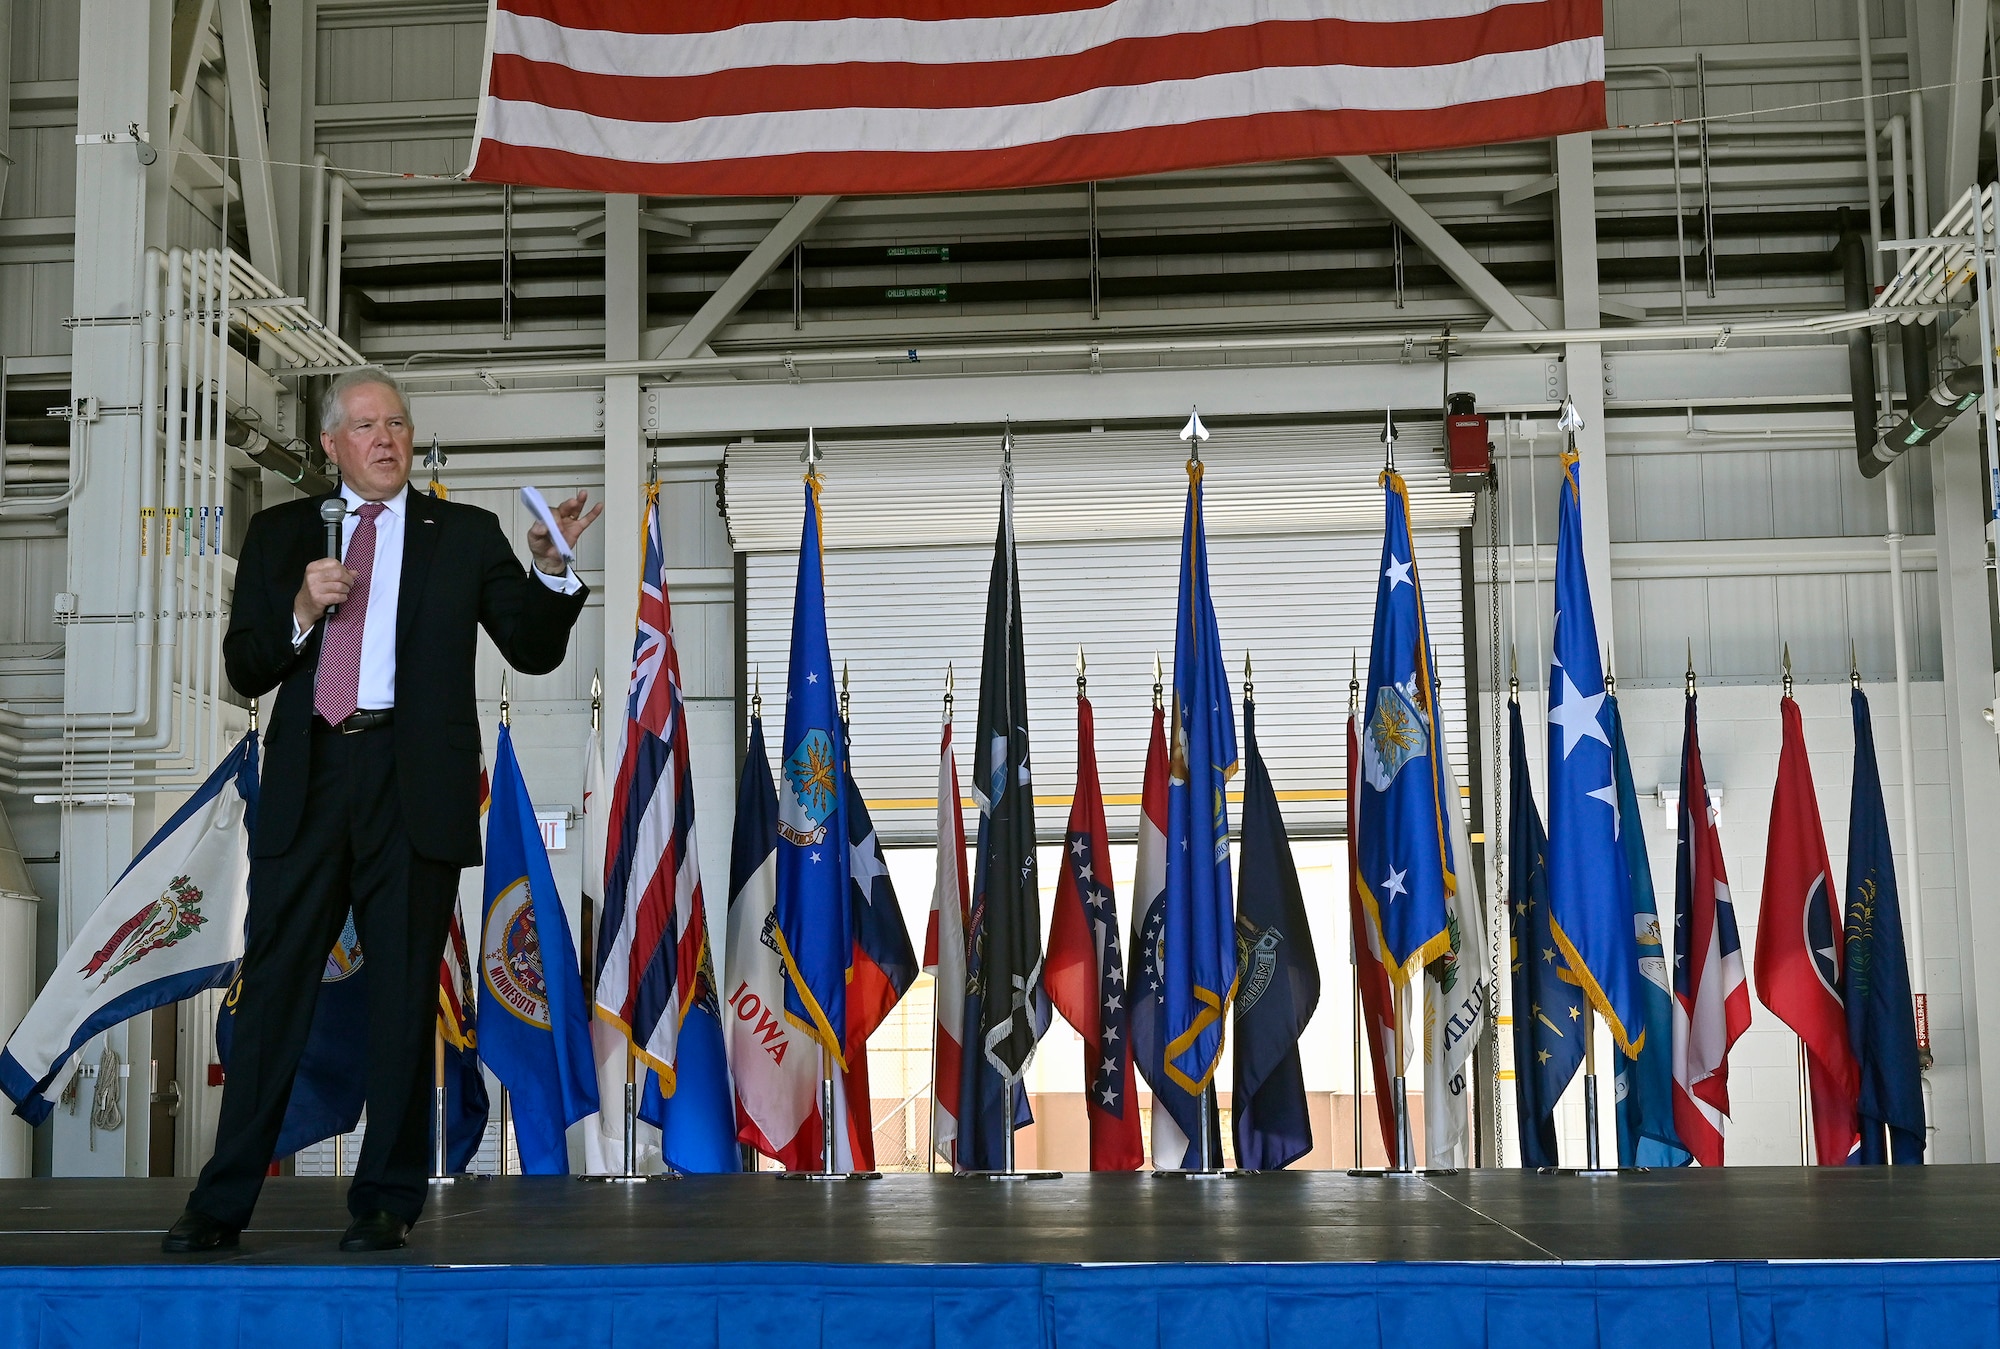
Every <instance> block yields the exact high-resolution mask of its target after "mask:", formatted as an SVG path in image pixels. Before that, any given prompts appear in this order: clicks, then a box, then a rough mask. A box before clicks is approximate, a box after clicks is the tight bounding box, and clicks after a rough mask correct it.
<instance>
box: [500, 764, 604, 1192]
mask: <svg viewBox="0 0 2000 1349" xmlns="http://www.w3.org/2000/svg"><path fill="white" fill-rule="evenodd" d="M480 926H481V931H482V934H483V940H482V941H481V942H480V950H479V985H480V989H479V1020H478V1030H477V1034H478V1043H479V1052H480V1056H481V1057H482V1058H484V1059H485V1061H486V1066H487V1067H489V1068H491V1069H492V1070H493V1074H494V1076H496V1077H498V1078H499V1079H500V1080H501V1082H503V1083H505V1084H506V1086H507V1088H508V1090H509V1091H511V1092H512V1093H513V1103H514V1135H515V1138H516V1140H517V1143H518V1146H519V1148H520V1152H521V1171H522V1173H523V1174H525V1175H530V1176H555V1175H565V1174H567V1173H568V1171H569V1150H568V1148H567V1147H566V1146H565V1145H564V1142H563V1134H564V1131H565V1130H566V1129H568V1128H569V1126H570V1125H572V1124H574V1123H576V1122H577V1121H578V1120H580V1119H582V1118H584V1117H585V1116H587V1115H592V1114H595V1113H596V1111H597V1066H596V1064H595V1062H594V1061H593V1060H592V1058H591V1055H590V1010H589V1008H588V1007H587V1006H586V1005H585V1002H584V996H583V975H582V970H581V968H580V966H579V965H578V963H577V958H576V944H575V943H574V942H573V941H572V940H571V938H570V931H569V919H568V917H567V916H566V915H565V914H564V913H563V906H562V896H561V895H559V894H557V893H556V882H555V877H554V876H553V875H551V874H550V873H549V855H548V853H547V851H546V850H544V849H543V847H542V833H541V829H540V828H539V827H538V826H537V825H536V823H535V807H534V804H533V803H532V802H531V801H530V800H529V799H528V785H527V783H525V782H523V781H522V780H521V764H520V761H519V760H518V759H516V758H515V757H514V739H513V735H512V733H511V732H510V731H509V730H508V728H507V727H506V726H502V727H501V728H500V743H499V746H498V748H497V750H496V752H495V756H494V765H493V800H492V804H491V806H489V808H488V809H487V812H486V902H485V921H484V922H483V923H482V924H481V925H480Z"/></svg>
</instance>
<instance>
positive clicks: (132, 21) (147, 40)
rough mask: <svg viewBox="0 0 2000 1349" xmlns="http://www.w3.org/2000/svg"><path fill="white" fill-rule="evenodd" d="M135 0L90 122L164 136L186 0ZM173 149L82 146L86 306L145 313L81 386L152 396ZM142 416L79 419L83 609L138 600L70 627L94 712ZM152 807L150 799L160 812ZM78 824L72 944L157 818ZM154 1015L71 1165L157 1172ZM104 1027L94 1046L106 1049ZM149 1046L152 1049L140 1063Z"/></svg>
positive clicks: (89, 49) (68, 1146) (119, 683)
mask: <svg viewBox="0 0 2000 1349" xmlns="http://www.w3.org/2000/svg"><path fill="white" fill-rule="evenodd" d="M134 11H135V6H134V5H133V4H132V3H131V0H82V23H81V32H82V48H81V52H80V56H79V61H78V72H79V73H78V79H77V130H78V132H79V133H81V134H89V133H93V132H109V131H124V130H125V129H126V128H127V127H129V126H131V125H133V124H135V123H136V124H137V125H138V127H139V129H140V130H141V131H142V132H144V133H146V134H147V136H148V137H149V138H150V139H151V140H153V142H154V143H155V144H163V143H164V142H165V140H166V131H167V89H168V75H167V61H168V56H167V52H168V47H169V43H168V33H169V31H170V26H171V5H170V4H169V3H168V0H151V2H150V3H149V4H147V5H146V6H144V7H143V8H139V9H138V11H137V13H136V14H135V12H134ZM169 158H170V157H169V156H168V155H165V154H161V155H160V156H159V157H158V159H157V160H156V162H155V163H154V164H153V166H152V167H151V168H150V169H148V168H147V167H145V166H144V165H142V164H140V162H139V156H138V154H137V152H136V150H135V149H134V147H133V146H132V145H131V144H130V143H114V144H109V145H83V146H78V147H77V150H76V164H77V169H76V270H75V276H74V283H73V290H72V298H71V301H70V304H71V310H70V312H71V313H72V314H75V315H78V316H80V317H84V318H97V319H101V318H106V317H121V316H123V317H131V318H133V319H134V320H135V321H134V322H131V323H79V324H78V325H76V327H75V328H74V329H73V330H72V334H71V347H70V366H71V385H72V389H73V392H74V396H75V397H76V398H78V399H82V398H95V399H96V400H97V401H98V404H99V405H100V406H101V407H102V408H106V409H131V408H134V407H136V405H137V404H138V403H139V401H140V389H141V376H140V370H141V361H140V331H139V324H138V323H137V322H136V319H137V317H138V316H139V314H140V312H141V309H142V308H143V305H144V272H143V270H142V265H143V258H144V253H145V249H146V247H147V245H148V244H149V243H163V242H164V235H165V226H166V202H167V172H168V160H169ZM140 425H141V423H140V419H139V418H138V417H137V416H135V415H133V414H132V413H131V412H130V411H107V412H106V413H104V415H102V416H101V417H100V419H99V420H98V421H96V422H95V423H92V424H88V425H85V424H83V423H81V422H79V423H74V424H73V425H72V430H71V437H70V455H71V458H72V460H73V461H74V462H77V463H78V464H80V465H86V466H87V467H86V468H79V470H78V472H79V474H80V475H83V476H85V477H86V482H85V485H84V488H83V490H82V491H81V492H79V493H78V494H77V495H76V497H75V499H74V500H73V502H72V505H71V507H70V511H69V577H70V581H69V584H70V588H71V590H72V592H73V593H74V595H75V597H76V612H77V613H78V614H79V615H84V616H94V615H104V616H120V615H124V616H128V617H127V618H126V619H124V620H122V621H121V620H115V618H114V621H109V622H105V621H97V622H85V623H79V624H76V625H73V626H71V627H70V628H69V629H68V630H67V633H66V642H65V649H66V658H65V661H64V674H63V710H64V712H65V713H66V714H68V715H69V716H72V717H75V718H77V719H78V720H79V723H80V724H81V725H82V726H85V727H87V726H88V725H89V724H90V718H91V716H92V715H93V714H108V713H113V712H117V711H121V710H124V709H125V708H126V707H127V704H128V701H129V699H130V698H131V697H132V690H133V682H134V680H133V674H134V672H133V661H134V659H135V658H136V655H137V650H138V648H137V645H136V642H135V639H134V632H135V628H134V625H133V623H132V622H131V621H130V619H129V616H130V615H131V614H132V612H133V610H134V607H135V606H136V604H137V601H138V593H137V592H138V551H139V529H138V524H139V521H138V504H139V503H138V490H139V484H138V476H137V466H138V464H139V462H140V459H139V455H140ZM144 813H145V814H147V815H150V812H144ZM63 815H64V819H63V828H62V858H63V866H62V891H61V898H60V902H59V913H60V918H59V922H60V926H61V931H60V932H59V933H58V934H57V945H58V946H63V945H67V943H68V941H69V939H70V937H72V936H73V935H74V934H75V932H76V930H77V928H78V927H79V925H80V924H81V923H82V922H83V920H84V919H85V918H86V917H87V916H88V915H89V914H90V913H91V912H92V911H93V910H95V909H96V907H97V905H98V904H99V902H101V901H102V900H103V898H104V895H105V893H106V891H108V890H109V889H110V887H111V884H112V882H113V881H114V880H115V879H116V878H117V876H118V873H119V872H120V871H121V870H123V868H124V866H125V864H126V862H127V861H129V860H130V859H131V856H132V851H133V848H134V846H135V845H136V843H137V842H138V841H139V838H138V833H139V829H140V828H141V827H142V822H141V821H140V820H135V817H134V810H133V808H132V807H130V806H103V805H90V806H74V807H70V808H67V809H65V810H64V812H63ZM148 1031H149V1028H148V1025H147V1023H146V1021H145V1019H144V1018H140V1019H139V1020H136V1021H132V1022H128V1023H127V1024H126V1025H124V1026H121V1027H118V1028H116V1029H114V1030H112V1031H110V1032H109V1033H108V1039H109V1040H110V1043H111V1046H112V1048H114V1049H115V1050H116V1051H117V1052H118V1053H119V1055H120V1057H121V1058H122V1059H123V1061H124V1063H125V1064H126V1065H128V1066H130V1067H131V1070H132V1076H131V1077H130V1078H129V1079H127V1080H125V1081H123V1082H122V1083H121V1084H120V1085H121V1088H122V1090H123V1095H124V1104H125V1118H126V1124H125V1127H124V1128H123V1129H122V1130H121V1131H119V1132H117V1133H114V1134H110V1135H108V1136H102V1135H101V1136H99V1138H98V1139H97V1146H96V1148H95V1149H94V1150H93V1149H92V1148H91V1147H90V1141H89V1137H88V1125H89V1111H88V1109H87V1107H88V1105H89V1099H90V1090H89V1084H88V1083H86V1084H85V1086H84V1089H83V1091H82V1092H81V1096H82V1102H81V1104H80V1106H79V1108H78V1112H77V1114H76V1115H74V1116H72V1115H69V1114H68V1113H67V1112H64V1111H58V1112H57V1113H56V1115H55V1123H54V1128H55V1136H54V1142H53V1153H52V1156H53V1169H54V1171H55V1174H57V1175H126V1174H131V1175H144V1174H145V1173H146V1162H147V1134H148V1130H147V1113H148V1107H147V1101H146V1099H145V1092H144V1091H143V1090H140V1091H138V1092H136V1093H135V1091H134V1087H135V1086H137V1087H139V1088H143V1087H144V1085H145V1083H146V1071H145V1059H146V1055H147V1054H148V1052H149V1050H150V1042H151V1036H150V1034H149V1033H148ZM102 1049H103V1041H102V1040H99V1041H94V1042H92V1044H91V1045H89V1046H88V1047H87V1048H86V1050H85V1051H84V1053H83V1054H82V1055H81V1056H80V1061H82V1062H86V1063H89V1064H91V1065H93V1066H94V1065H95V1064H96V1062H97V1059H98V1055H99V1053H100V1052H101V1051H102ZM134 1060H137V1063H136V1064H135V1063H134Z"/></svg>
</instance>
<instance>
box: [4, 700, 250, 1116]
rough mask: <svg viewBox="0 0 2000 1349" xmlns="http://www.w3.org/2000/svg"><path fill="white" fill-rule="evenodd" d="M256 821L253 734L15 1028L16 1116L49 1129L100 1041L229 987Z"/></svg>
mask: <svg viewBox="0 0 2000 1349" xmlns="http://www.w3.org/2000/svg"><path fill="white" fill-rule="evenodd" d="M256 812H257V737H256V736H255V735H254V734H252V735H246V736H244V737H243V739H242V740H240V741H238V742H237V744H236V748H235V749H233V750H231V751H230V752H229V754H228V755H227V756H226V757H225V758H224V759H223V760H222V762H221V763H219V764H217V765H216V766H215V771H214V772H213V773H210V774H209V775H208V780H207V781H206V782H204V783H202V784H201V786H200V787H198V788H196V789H195V793H194V795H193V796H191V797H189V798H188V800H187V803H186V804H185V805H183V806H182V807H181V808H180V809H179V810H177V811H175V812H174V816H173V818H172V819H170V820H168V821H167V822H166V823H165V824H164V825H162V826H161V827H160V831H159V832H158V833H157V834H154V835H153V837H152V838H151V839H150V840H148V841H147V843H146V846H145V847H143V848H141V849H140V850H139V855H138V856H137V857H134V858H133V859H132V861H131V863H130V864H129V865H127V866H126V868H125V873H124V874H123V875H122V876H120V877H119V878H118V882H117V884H115V885H113V886H112V887H111V891H110V893H109V894H107V895H105V897H104V902H103V903H101V904H99V905H98V906H97V911H96V912H95V913H93V914H91V915H90V917H89V918H88V919H86V920H85V921H84V924H83V926H82V928H81V929H79V930H78V932H77V934H76V938H75V940H73V941H71V942H70V945H69V949H68V950H67V951H64V952H63V955H62V959H61V960H60V961H58V962H57V964H56V969H55V973H54V974H52V975H50V976H49V981H48V983H46V984H45V985H43V986H42V991H41V992H40V993H39V994H38V995H36V998H35V1002H34V1006H32V1007H30V1008H29V1009H28V1014H27V1016H25V1017H23V1018H22V1019H21V1024H20V1025H19V1026H16V1027H15V1028H14V1031H13V1034H12V1036H11V1037H10V1038H9V1039H8V1041H7V1047H6V1050H5V1051H4V1052H0V1092H5V1093H6V1094H7V1096H8V1097H9V1098H10V1099H11V1100H12V1101H13V1102H14V1113H15V1114H17V1115H19V1116H20V1117H21V1118H22V1119H25V1120H27V1121H28V1122H29V1123H30V1124H40V1123H41V1122H42V1121H43V1120H45V1119H47V1118H48V1117H49V1113H50V1111H52V1110H54V1109H55V1100H54V1097H53V1096H52V1095H51V1091H50V1089H51V1087H53V1085H54V1083H55V1078H56V1074H57V1073H58V1072H60V1071H61V1069H62V1067H63V1065H64V1064H66V1063H68V1062H69V1060H70V1058H71V1057H72V1056H73V1055H74V1054H75V1053H76V1052H77V1051H78V1050H80V1049H82V1048H83V1047H84V1045H85V1044H87V1043H88V1042H89V1041H90V1040H91V1039H92V1037H94V1036H96V1035H97V1034H99V1033H100V1032H102V1031H105V1030H108V1029H110V1028H111V1027H113V1026H115V1025H117V1024H118V1023H119V1022H121V1021H124V1020H126V1019H128V1018H130V1017H134V1016H137V1015H138V1014H139V1013H141V1012H144V1011H149V1010H151V1009H152V1008H155V1007H164V1006H166V1005H167V1004H168V1003H172V1002H179V1001H180V1000H181V999H182V998H185V997H190V996H192V995H193V994H195V993H199V992H200V991H201V990H202V989H205V988H225V987H227V986H228V985H229V983H230V981H231V980H233V979H234V978H235V977H236V967H237V964H238V962H240V961H241V960H242V959H243V924H244V919H245V916H246V915H247V913H248V911H249V907H250V848H249V842H250V832H251V828H252V825H253V824H254V823H255V819H256Z"/></svg>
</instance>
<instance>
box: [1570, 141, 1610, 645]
mask: <svg viewBox="0 0 2000 1349" xmlns="http://www.w3.org/2000/svg"><path fill="white" fill-rule="evenodd" d="M1591 184H1592V173H1591V153H1590V137H1589V136H1588V135H1581V134H1579V135H1573V136H1558V137H1557V138H1556V280H1557V286H1558V289H1559V291H1560V293H1561V296H1562V306H1563V326H1564V327H1566V328H1594V327H1596V326H1597V324H1598V322H1599V319H1600V317H1601V315H1600V311H1599V308H1598V296H1597V198H1596V193H1595V192H1594V190H1593V188H1592V186H1591ZM1563 365H1564V368H1565V369H1566V371H1567V374H1568V379H1567V381H1566V388H1567V392H1568V394H1569V397H1570V401H1571V402H1573V403H1574V404H1575V405H1576V410H1577V411H1578V412H1579V413H1581V414H1582V415H1583V429H1582V430H1581V431H1579V432H1577V434H1576V449H1577V454H1578V455H1579V456H1580V461H1579V463H1578V467H1579V468H1580V469H1581V470H1582V472H1581V475H1580V477H1579V479H1578V483H1577V493H1578V497H1579V501H1580V504H1581V506H1582V508H1583V560H1584V567H1585V570H1586V571H1588V573H1589V575H1590V602H1591V607H1592V608H1594V609H1595V610H1596V611H1597V640H1598V642H1599V643H1601V644H1602V645H1603V646H1604V647H1605V649H1606V650H1608V651H1612V650H1614V647H1615V637H1614V631H1615V629H1614V625H1613V623H1612V621H1611V497H1610V489H1609V487H1608V485H1607V484H1606V482H1605V470H1606V462H1605V456H1604V347H1603V344H1602V343H1599V342H1571V343H1568V344H1567V345H1566V346H1565V347H1564V348H1563ZM1614 657H1615V651H1614ZM1614 663H1615V661H1614Z"/></svg>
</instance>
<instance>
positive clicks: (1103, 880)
mask: <svg viewBox="0 0 2000 1349" xmlns="http://www.w3.org/2000/svg"><path fill="white" fill-rule="evenodd" d="M1044 977H1045V979H1046V982H1047V984H1048V990H1049V1001H1051V1002H1053V1003H1054V1004H1055V1007H1056V1010H1057V1011H1058V1012H1061V1013H1062V1015H1063V1020H1065V1021H1067V1022H1069V1024H1070V1025H1072V1026H1074V1027H1076V1033H1077V1034H1078V1035H1081V1036H1082V1037H1083V1102H1084V1110H1085V1113H1086V1115H1087V1116H1088V1118H1089V1120H1090V1169H1091V1170H1093V1171H1134V1170H1137V1169H1138V1168H1139V1167H1140V1166H1142V1165H1144V1164H1145V1160H1146V1149H1145V1145H1144V1144H1143V1143H1142V1142H1141V1141H1140V1136H1139V1098H1138V1094H1137V1091H1136V1086H1135V1083H1134V1081H1133V1073H1132V1036H1131V1033H1130V1006H1129V1003H1130V999H1129V998H1128V997H1127V995H1126V989H1125V968H1124V962H1123V960H1122V958H1121V957H1120V955H1119V951H1118V902H1117V900H1116V899H1114V898H1113V897H1112V891H1111V834H1110V831H1109V830H1107V829H1106V828H1105V825H1104V796H1103V793H1102V791H1101V790H1100V789H1099V787H1098V784H1097V741H1096V733H1095V728H1094V725H1093V722H1092V719H1091V708H1090V700H1089V699H1088V698H1078V699H1077V700H1076V794H1075V796H1074V797H1073V798H1071V801H1070V810H1069V825H1068V827H1067V828H1066V829H1065V830H1064V832H1063V864H1062V871H1061V873H1060V874H1059V875H1058V876H1057V878H1056V903H1055V913H1054V914H1053V915H1052V916H1051V918H1050V920H1049V954H1048V965H1047V973H1046V975H1045V976H1044Z"/></svg>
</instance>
